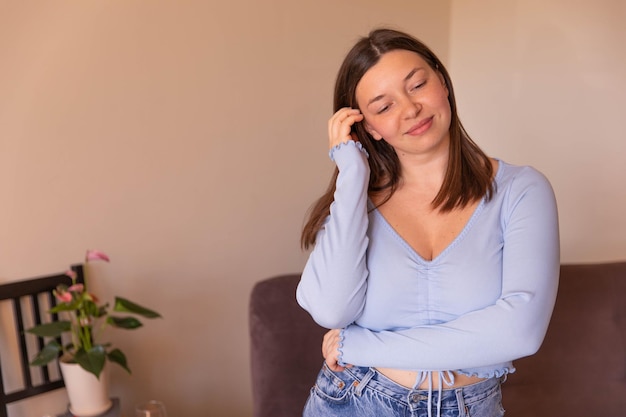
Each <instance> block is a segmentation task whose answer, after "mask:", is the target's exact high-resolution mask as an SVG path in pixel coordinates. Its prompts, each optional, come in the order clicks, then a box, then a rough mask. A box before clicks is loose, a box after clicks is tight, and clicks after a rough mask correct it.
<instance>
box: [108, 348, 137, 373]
mask: <svg viewBox="0 0 626 417" xmlns="http://www.w3.org/2000/svg"><path fill="white" fill-rule="evenodd" d="M107 358H109V360H110V361H111V362H115V363H117V364H118V365H120V366H121V367H122V368H124V369H126V371H127V372H128V373H129V374H130V373H131V372H130V368H129V367H128V364H127V363H126V355H124V354H123V353H122V351H121V350H119V349H113V350H112V351H110V352H109V353H107Z"/></svg>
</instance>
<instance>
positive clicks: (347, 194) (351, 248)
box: [296, 109, 369, 329]
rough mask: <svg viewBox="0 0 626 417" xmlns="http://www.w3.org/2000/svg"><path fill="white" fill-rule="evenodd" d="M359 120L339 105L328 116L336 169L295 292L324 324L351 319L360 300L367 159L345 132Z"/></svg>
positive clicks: (361, 303) (334, 324) (363, 272)
mask: <svg viewBox="0 0 626 417" xmlns="http://www.w3.org/2000/svg"><path fill="white" fill-rule="evenodd" d="M361 119H362V116H360V113H358V112H356V111H354V110H351V109H342V110H339V111H338V112H337V113H335V115H334V116H333V118H331V120H330V121H329V140H330V141H329V144H330V146H331V151H330V156H331V159H333V160H334V161H335V163H336V164H337V168H338V169H339V175H338V177H337V183H336V190H335V194H334V201H333V203H332V204H331V206H330V215H329V216H328V218H327V219H326V221H325V223H324V225H323V226H322V228H321V230H320V231H319V232H318V233H317V237H316V241H315V248H314V249H313V251H312V252H311V254H310V256H309V259H308V261H307V263H306V265H305V268H304V271H303V272H302V278H301V280H300V283H299V284H298V289H297V291H296V298H297V300H298V303H299V304H300V305H301V306H302V307H303V308H304V309H305V310H307V311H308V312H309V313H310V314H311V316H312V317H313V319H314V320H315V321H316V322H317V323H318V324H319V325H320V326H323V327H326V328H329V329H332V328H343V327H345V326H347V325H348V324H350V323H352V322H354V321H355V320H356V318H358V317H359V315H360V314H361V312H362V310H363V306H364V304H365V292H366V288H367V276H368V271H367V265H366V252H367V246H368V243H369V240H368V237H367V228H368V225H369V221H368V217H367V189H368V184H369V164H368V162H367V153H366V152H365V150H364V149H362V147H361V144H360V143H358V142H355V141H354V140H352V139H351V137H350V127H351V126H352V124H353V123H354V122H355V121H360V120H361Z"/></svg>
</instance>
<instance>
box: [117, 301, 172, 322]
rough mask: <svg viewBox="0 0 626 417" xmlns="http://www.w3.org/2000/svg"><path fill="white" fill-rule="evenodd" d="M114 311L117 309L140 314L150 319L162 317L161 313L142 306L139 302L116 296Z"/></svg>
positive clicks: (122, 311)
mask: <svg viewBox="0 0 626 417" xmlns="http://www.w3.org/2000/svg"><path fill="white" fill-rule="evenodd" d="M113 311H117V312H120V313H133V314H138V315H140V316H143V317H146V318H148V319H154V318H157V317H161V315H160V314H159V313H157V312H156V311H153V310H150V309H149V308H146V307H142V306H140V305H139V304H135V303H133V302H132V301H129V300H127V299H125V298H122V297H115V307H113Z"/></svg>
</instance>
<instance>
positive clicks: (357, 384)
mask: <svg viewBox="0 0 626 417" xmlns="http://www.w3.org/2000/svg"><path fill="white" fill-rule="evenodd" d="M375 374H376V371H375V370H374V368H369V370H368V371H367V373H366V374H365V376H364V377H363V379H361V380H360V381H354V393H355V394H356V395H357V396H359V397H360V396H361V394H362V393H363V390H364V389H365V387H366V386H367V383H368V382H370V379H372V378H373V377H374V375H375Z"/></svg>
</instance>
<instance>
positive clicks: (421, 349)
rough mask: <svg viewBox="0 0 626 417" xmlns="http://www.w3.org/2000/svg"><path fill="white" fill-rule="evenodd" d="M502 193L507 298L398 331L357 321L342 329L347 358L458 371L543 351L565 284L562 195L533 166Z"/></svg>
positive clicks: (364, 363) (344, 357)
mask: <svg viewBox="0 0 626 417" xmlns="http://www.w3.org/2000/svg"><path fill="white" fill-rule="evenodd" d="M498 192H502V193H503V194H504V195H503V197H502V201H503V202H502V209H501V214H500V216H499V219H498V222H497V223H499V225H498V226H499V227H500V228H501V230H502V242H501V246H502V289H501V294H500V296H499V298H497V300H495V302H494V303H493V304H492V305H488V306H486V307H484V308H480V309H477V310H475V311H471V312H469V313H466V314H463V315H460V316H459V317H457V318H455V319H452V320H450V321H447V322H444V323H439V324H432V325H422V326H416V327H412V328H407V329H401V330H397V331H387V330H384V331H372V330H368V329H366V328H364V327H361V326H358V325H356V324H351V325H349V326H347V328H345V329H344V330H343V331H342V337H343V341H342V347H341V348H340V350H341V352H342V357H341V361H342V363H349V364H355V365H359V366H378V367H392V368H399V369H415V370H424V371H428V370H454V369H464V368H480V367H485V366H489V365H494V364H498V363H503V362H508V361H512V360H515V359H518V358H521V357H524V356H528V355H531V354H534V353H535V352H536V350H537V349H538V348H539V347H540V345H541V343H542V341H543V338H544V336H545V333H546V330H547V327H548V323H549V320H550V317H551V314H552V309H553V307H554V302H555V299H556V293H557V287H558V274H559V263H560V260H559V233H558V218H557V208H556V201H555V198H554V193H553V191H552V188H551V187H550V184H549V183H548V181H547V180H546V179H545V178H544V177H543V176H542V175H541V174H540V173H538V172H537V171H535V170H532V169H530V168H526V169H524V170H523V172H522V174H520V175H518V176H516V178H514V180H513V181H512V185H511V186H510V187H508V188H507V189H506V190H498ZM483 232H485V233H486V232H487V231H483ZM478 256H480V254H478ZM480 290H481V289H480V288H477V289H476V291H480ZM471 296H472V294H467V297H471Z"/></svg>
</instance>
